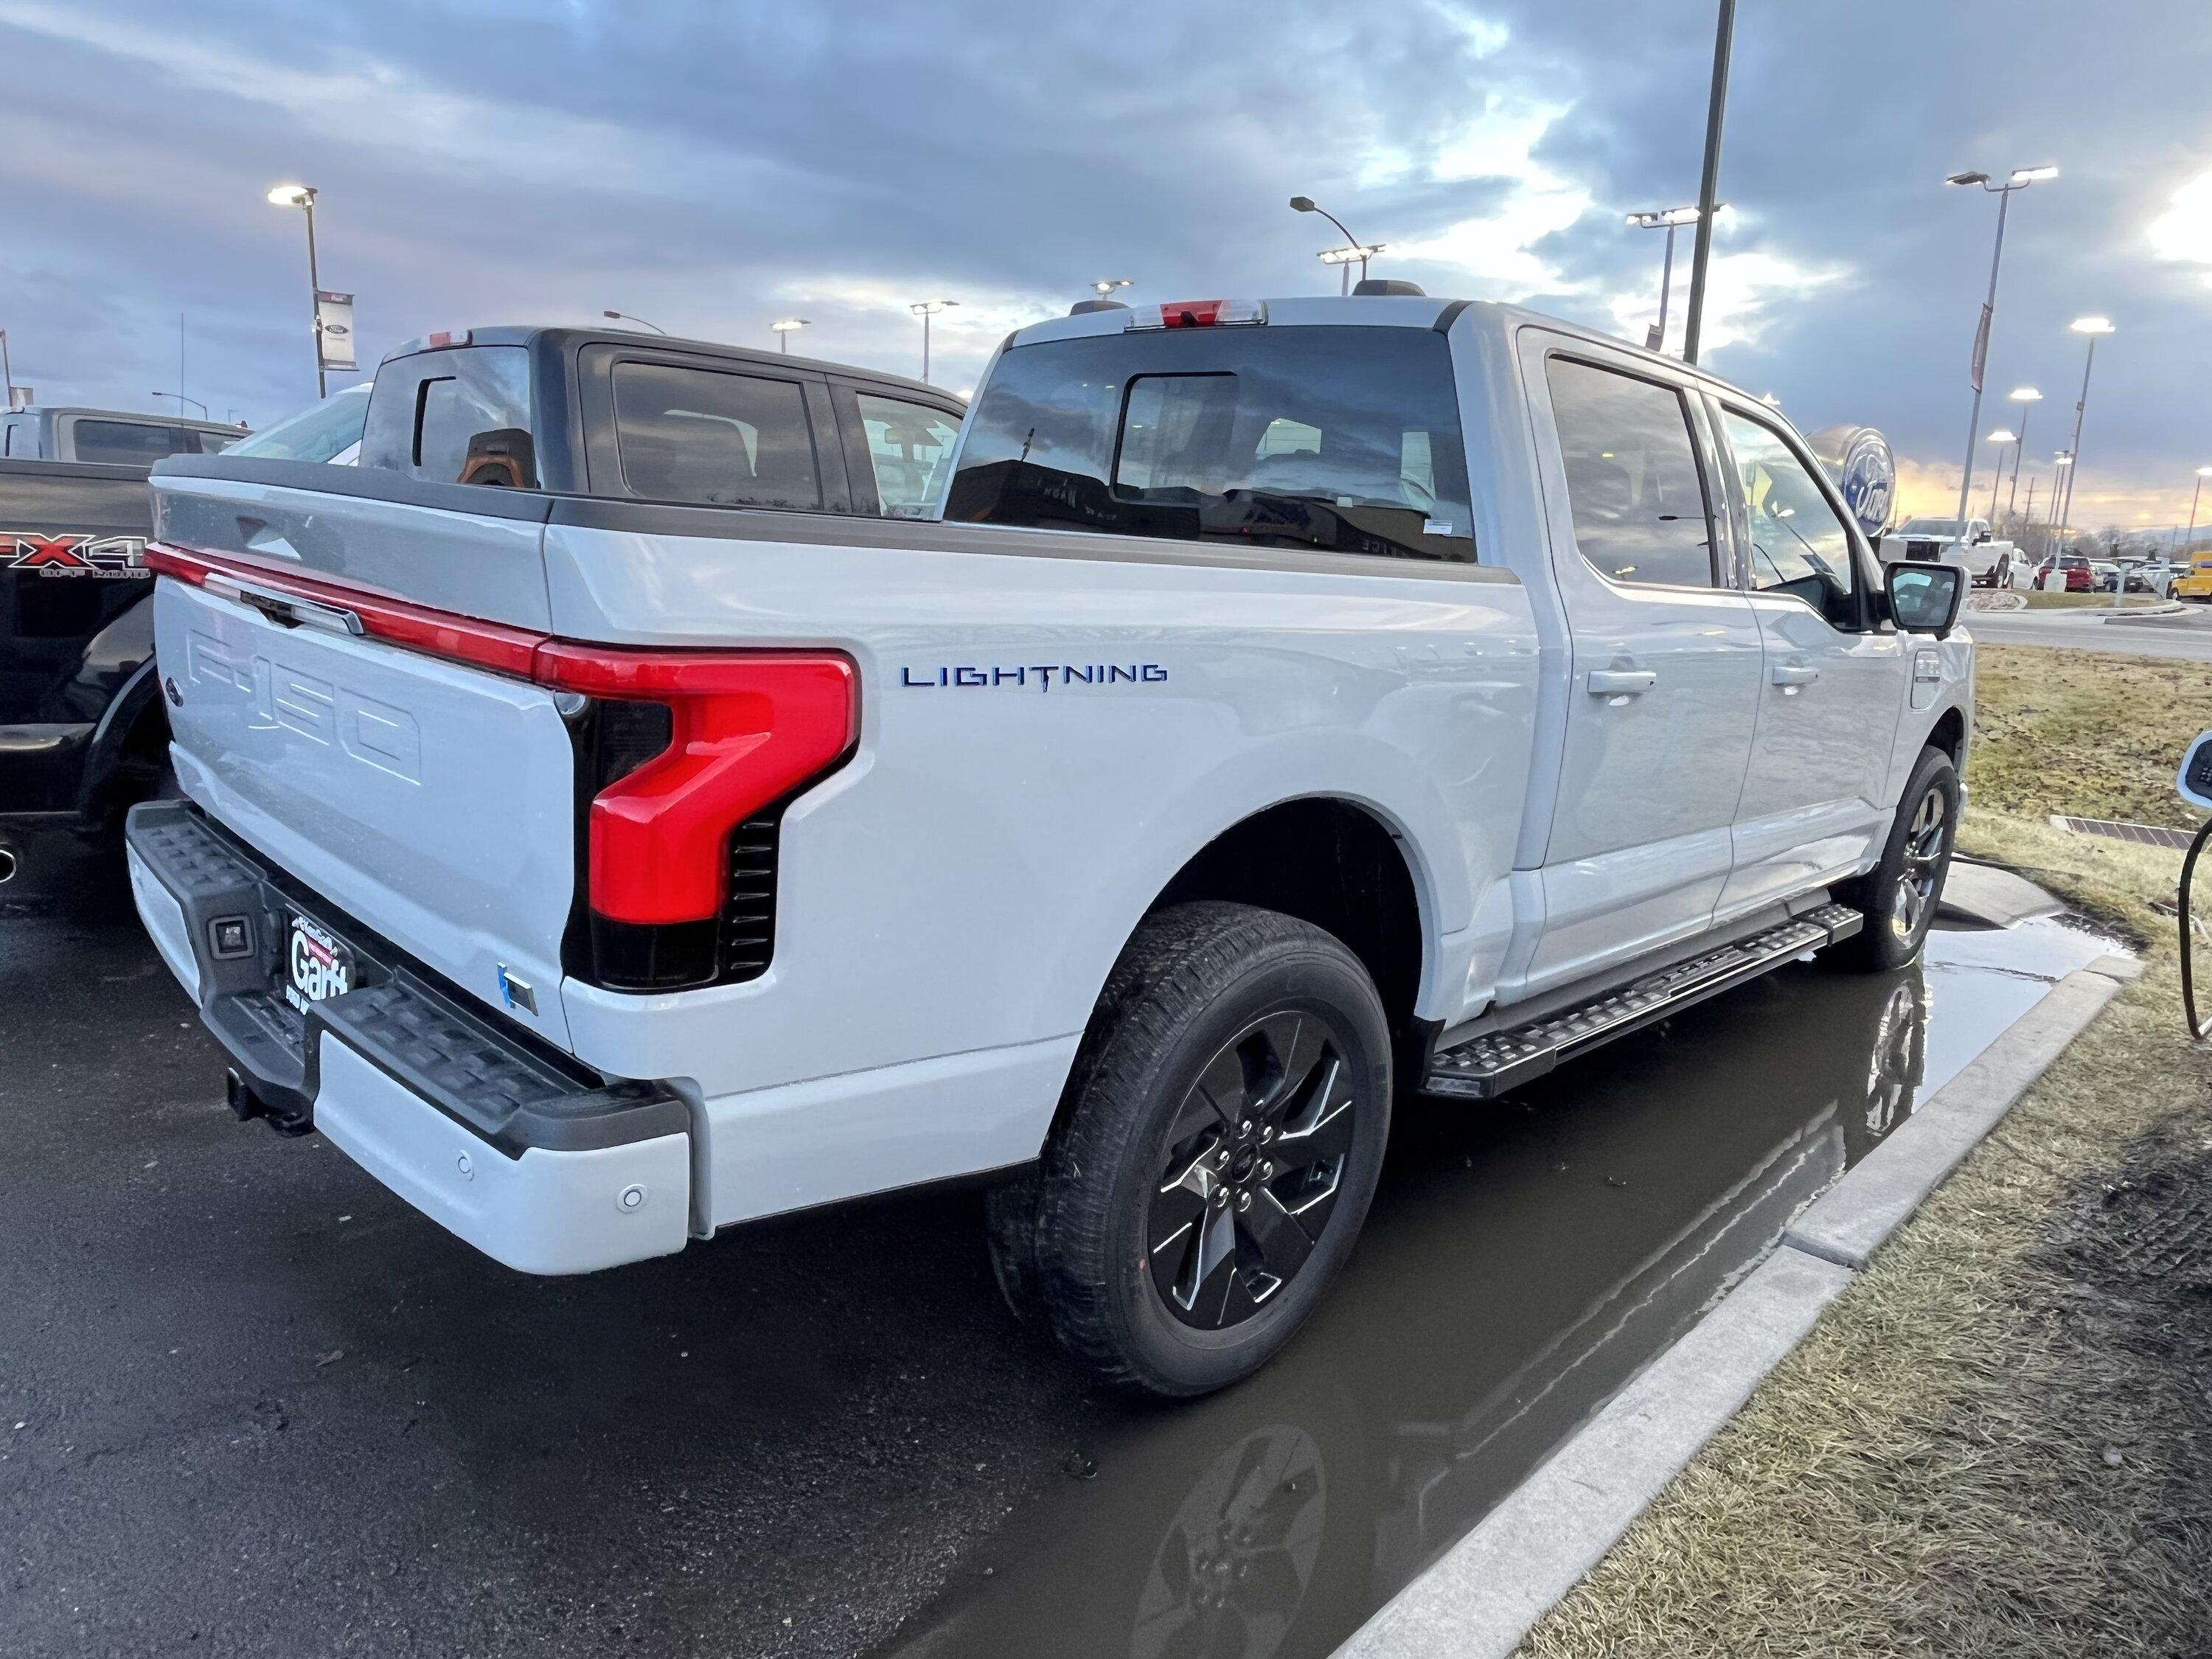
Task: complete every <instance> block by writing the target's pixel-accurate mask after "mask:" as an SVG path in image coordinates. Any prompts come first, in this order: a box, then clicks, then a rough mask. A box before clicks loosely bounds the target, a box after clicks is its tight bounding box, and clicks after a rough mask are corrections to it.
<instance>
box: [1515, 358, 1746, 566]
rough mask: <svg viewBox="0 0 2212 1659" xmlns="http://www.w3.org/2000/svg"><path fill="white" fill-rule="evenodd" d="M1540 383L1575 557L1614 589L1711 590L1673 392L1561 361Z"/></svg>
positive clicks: (1706, 541)
mask: <svg viewBox="0 0 2212 1659" xmlns="http://www.w3.org/2000/svg"><path fill="white" fill-rule="evenodd" d="M1546 378H1547V380H1549V381H1550V383H1551V388H1552V414H1553V419H1554V421H1555V422H1557V424H1558V427H1559V457H1560V459H1561V460H1562V461H1564V462H1565V466H1566V474H1567V507H1568V510H1569V511H1570V512H1571V513H1572V514H1573V516H1574V523H1575V545H1576V547H1577V548H1578V549H1579V550H1581V552H1582V556H1583V558H1584V559H1585V560H1587V561H1588V562H1589V564H1590V565H1591V567H1592V568H1595V570H1597V571H1598V572H1599V574H1601V575H1604V576H1606V577H1608V578H1610V579H1611V580H1613V581H1617V582H1626V583H1631V584H1633V585H1637V586H1663V587H1711V586H1714V580H1713V531H1712V520H1711V516H1710V515H1709V514H1708V513H1707V511H1706V507H1705V484H1704V482H1703V480H1702V478H1701V477H1699V471H1698V453H1697V449H1696V447H1695V445H1694V443H1693V441H1692V439H1691V436H1690V417H1689V413H1688V410H1686V408H1685V407H1684V405H1683V403H1682V394H1681V393H1680V392H1677V391H1676V390H1674V388H1673V387H1672V386H1661V385H1660V384H1659V383H1658V382H1657V381H1656V380H1637V379H1636V378H1634V377H1633V376H1632V375H1627V374H1614V373H1613V372H1612V371H1611V370H1610V369H1603V368H1592V367H1591V366H1590V365H1589V364H1588V363H1578V362H1573V361H1571V359H1568V358H1565V357H1554V358H1553V359H1552V362H1551V366H1550V368H1549V369H1548V370H1547V373H1546Z"/></svg>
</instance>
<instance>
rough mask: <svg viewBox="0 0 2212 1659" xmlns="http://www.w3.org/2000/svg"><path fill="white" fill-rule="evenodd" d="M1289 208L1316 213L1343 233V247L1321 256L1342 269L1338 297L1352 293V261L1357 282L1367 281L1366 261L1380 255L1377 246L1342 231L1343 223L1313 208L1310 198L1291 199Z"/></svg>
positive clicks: (1327, 213)
mask: <svg viewBox="0 0 2212 1659" xmlns="http://www.w3.org/2000/svg"><path fill="white" fill-rule="evenodd" d="M1291 208H1292V209H1293V210H1295V211H1297V212H1299V213H1318V214H1319V215H1321V216H1322V218H1324V219H1326V220H1328V222H1329V223H1331V224H1333V225H1334V226H1335V227H1336V228H1338V229H1339V230H1343V231H1344V240H1345V246H1342V247H1340V248H1331V249H1330V250H1329V251H1328V252H1326V253H1324V254H1322V256H1321V257H1322V259H1323V260H1324V261H1325V262H1326V263H1328V264H1333V265H1338V266H1341V267H1342V269H1343V280H1342V281H1341V282H1340V283H1338V284H1337V292H1338V294H1339V295H1346V294H1349V293H1351V292H1352V261H1353V260H1354V259H1357V260H1358V261H1359V280H1360V281H1361V282H1363V283H1364V282H1365V281H1366V280H1367V261H1368V259H1369V258H1370V256H1372V255H1374V254H1377V253H1380V252H1382V251H1383V249H1382V247H1381V246H1380V245H1379V244H1378V245H1376V246H1369V245H1367V244H1365V243H1364V242H1362V241H1361V240H1359V239H1358V237H1357V236H1354V235H1353V234H1352V233H1351V232H1350V231H1348V230H1344V221H1343V220H1341V219H1340V218H1338V217H1337V216H1335V215H1334V213H1331V212H1330V211H1329V210H1328V209H1327V208H1325V207H1316V206H1315V205H1314V198H1313V197H1310V196H1293V197H1291Z"/></svg>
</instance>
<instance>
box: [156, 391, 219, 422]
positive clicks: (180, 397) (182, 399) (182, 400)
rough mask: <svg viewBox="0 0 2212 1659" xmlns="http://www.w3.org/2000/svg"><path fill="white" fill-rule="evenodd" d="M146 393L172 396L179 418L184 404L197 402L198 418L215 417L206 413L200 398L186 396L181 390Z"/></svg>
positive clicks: (206, 407)
mask: <svg viewBox="0 0 2212 1659" xmlns="http://www.w3.org/2000/svg"><path fill="white" fill-rule="evenodd" d="M146 395H147V396H148V397H149V398H175V399H176V400H177V414H178V416H179V418H181V417H182V416H183V415H184V412H185V404H200V400H199V399H198V398H187V397H186V396H185V394H184V393H183V392H148V393H147V394H146ZM200 419H202V420H204V421H211V420H213V419H215V416H212V415H210V414H209V413H208V406H207V405H206V404H200Z"/></svg>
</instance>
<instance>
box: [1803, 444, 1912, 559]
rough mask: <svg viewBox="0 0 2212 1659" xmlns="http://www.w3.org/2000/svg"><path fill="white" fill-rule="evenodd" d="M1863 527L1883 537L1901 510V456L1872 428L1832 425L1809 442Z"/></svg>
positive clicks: (1852, 514)
mask: <svg viewBox="0 0 2212 1659" xmlns="http://www.w3.org/2000/svg"><path fill="white" fill-rule="evenodd" d="M1808 442H1810V443H1811V444H1812V446H1813V453H1814V454H1815V455H1817V456H1818V457H1820V465H1822V466H1824V467H1826V469H1827V471H1828V476H1829V477H1831V478H1832V479H1833V480H1834V481H1835V485H1836V489H1837V490H1838V493H1839V494H1841V495H1842V496H1843V498H1844V506H1845V507H1849V508H1850V513H1851V517H1853V518H1854V519H1856V520H1858V525H1859V528H1860V529H1862V530H1863V531H1865V532H1866V533H1867V534H1868V535H1869V536H1870V537H1873V536H1880V535H1881V532H1883V531H1885V530H1887V529H1888V528H1889V521H1890V518H1891V516H1892V515H1893V513H1895V512H1896V510H1897V456H1896V454H1895V453H1893V451H1892V450H1891V449H1890V447H1889V440H1888V439H1887V438H1885V437H1883V436H1882V435H1881V433H1879V432H1877V431H1876V430H1875V428H1872V427H1870V426H1832V427H1826V428H1822V429H1821V430H1820V431H1818V432H1815V433H1814V434H1812V435H1811V436H1810V437H1809V439H1808Z"/></svg>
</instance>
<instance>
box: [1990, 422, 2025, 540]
mask: <svg viewBox="0 0 2212 1659" xmlns="http://www.w3.org/2000/svg"><path fill="white" fill-rule="evenodd" d="M1986 441H1988V442H1990V443H1992V444H1995V445H1996V447H1998V448H1999V449H2002V448H2003V447H2005V446H2006V445H2007V444H2016V443H2018V442H2019V441H2020V439H2019V438H2018V437H2017V436H2016V435H2014V434H2012V433H2010V432H2008V431H2006V430H2005V428H2002V427H1999V428H1997V429H1996V431H1994V432H1992V433H1990V435H1989V437H1988V439H1987V440H1986ZM2003 482H2004V457H2003V456H2002V455H1999V456H1998V457H1997V470H1996V472H1995V473H1993V474H1992V475H1990V522H1991V523H1992V524H1994V523H1995V522H1996V516H1997V486H1998V485H1999V484H2001V483H2003Z"/></svg>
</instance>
